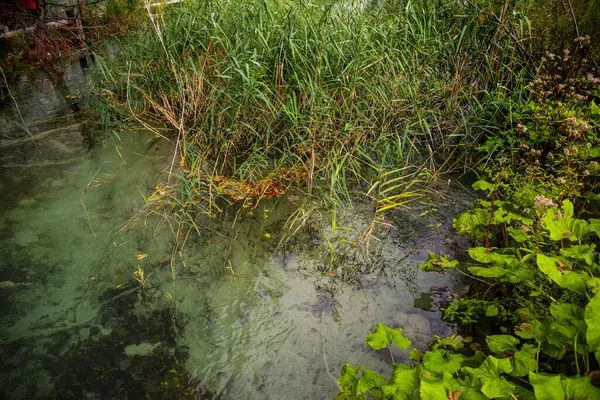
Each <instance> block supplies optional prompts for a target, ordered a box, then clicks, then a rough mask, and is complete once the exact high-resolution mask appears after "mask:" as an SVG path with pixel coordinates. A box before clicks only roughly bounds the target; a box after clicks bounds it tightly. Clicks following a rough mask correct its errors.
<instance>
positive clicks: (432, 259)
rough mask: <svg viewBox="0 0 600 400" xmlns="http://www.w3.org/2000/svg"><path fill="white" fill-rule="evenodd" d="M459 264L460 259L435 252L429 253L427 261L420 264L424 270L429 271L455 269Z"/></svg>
mask: <svg viewBox="0 0 600 400" xmlns="http://www.w3.org/2000/svg"><path fill="white" fill-rule="evenodd" d="M457 266H458V261H456V260H452V261H450V259H449V258H448V256H441V255H439V254H435V253H431V252H430V253H429V256H427V261H425V262H424V263H423V264H421V265H420V266H419V268H421V269H422V270H423V271H427V272H443V271H444V270H445V269H453V268H456V267H457Z"/></svg>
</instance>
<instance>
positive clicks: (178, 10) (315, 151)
mask: <svg viewBox="0 0 600 400" xmlns="http://www.w3.org/2000/svg"><path fill="white" fill-rule="evenodd" d="M495 4H496V2H493V1H491V0H490V1H479V2H477V4H474V3H470V2H468V1H467V2H465V1H458V0H455V1H453V0H449V1H433V0H430V1H427V0H415V1H387V2H380V1H372V2H369V1H365V2H357V1H352V0H349V1H335V0H334V1H331V2H329V1H319V2H315V1H307V0H302V1H300V0H279V1H275V0H219V1H210V0H203V1H202V0H185V1H184V2H183V3H181V4H179V5H173V6H169V7H167V8H166V9H165V10H164V12H163V14H162V15H161V16H159V17H156V18H157V19H156V24H154V25H153V24H148V26H147V27H146V28H145V29H143V30H141V31H139V32H137V33H135V34H134V35H132V36H131V37H130V38H128V39H127V40H124V41H122V42H118V43H113V44H112V47H111V48H112V49H113V50H115V49H116V50H118V51H116V52H115V51H112V53H113V54H112V55H109V53H111V52H107V53H106V54H104V55H102V56H100V57H99V62H98V66H99V68H98V73H97V76H96V78H97V79H96V86H97V89H98V90H103V92H104V93H105V96H104V98H103V101H102V102H101V103H102V104H101V108H102V109H103V114H104V115H108V114H110V115H111V119H112V120H113V121H114V120H116V119H119V120H120V121H123V120H125V121H130V122H135V123H141V124H143V125H145V126H147V127H148V128H152V127H155V126H157V124H166V125H168V126H170V128H171V129H172V130H173V131H174V132H176V134H177V137H176V138H175V139H173V141H174V142H177V143H178V149H179V153H178V154H179V157H180V159H178V160H177V161H178V163H177V164H178V165H175V166H178V167H179V166H180V167H181V170H182V171H183V177H184V184H182V185H180V191H181V193H183V195H184V197H185V196H191V197H194V196H196V197H198V196H200V197H202V198H203V201H202V202H201V204H203V205H205V206H206V207H209V206H210V205H211V204H213V200H214V199H215V198H216V197H218V193H214V192H212V191H211V190H212V189H211V188H212V187H214V185H212V183H213V180H214V177H216V176H226V177H228V178H229V179H237V180H239V181H241V182H258V181H260V180H261V179H266V178H269V179H281V177H280V176H277V174H278V172H277V171H282V170H284V169H293V170H296V171H302V172H303V173H304V175H302V176H303V179H302V180H301V181H299V182H295V184H296V186H298V187H299V188H300V189H302V190H304V191H305V192H306V193H307V194H312V195H316V196H319V197H320V198H322V199H325V200H326V201H327V202H329V203H330V204H338V203H340V202H343V201H346V200H348V199H349V196H350V193H351V192H352V191H353V189H354V188H357V187H358V188H360V187H363V188H365V189H364V191H365V192H366V191H367V190H368V189H369V188H370V187H371V186H372V185H373V183H374V182H376V181H377V180H378V179H380V178H381V177H385V176H392V175H393V174H390V173H389V172H386V171H402V169H403V168H407V167H408V166H409V165H411V164H413V163H415V162H416V161H418V162H419V163H420V164H421V163H423V162H425V165H426V166H427V169H428V170H429V173H430V174H429V176H431V175H432V174H433V175H434V176H435V174H437V173H438V172H439V168H440V166H442V165H444V166H445V168H446V169H448V168H450V167H451V166H452V164H451V163H449V162H448V160H450V159H457V160H458V159H460V157H457V156H460V155H466V154H468V152H467V151H466V149H465V146H470V145H472V144H475V143H477V141H478V138H479V136H480V135H482V134H483V133H485V132H486V131H487V130H490V129H496V128H495V127H496V126H497V124H495V123H494V122H493V120H492V119H493V115H492V114H493V113H494V107H495V106H494V104H496V103H497V102H498V101H501V100H502V99H503V98H506V97H509V93H510V92H511V91H514V89H515V88H520V87H522V86H523V81H524V78H525V77H526V76H527V74H528V73H529V71H530V69H531V65H530V63H529V61H528V52H529V49H528V46H529V41H528V29H527V26H528V25H527V19H526V18H525V16H524V14H523V12H522V11H523V10H521V9H519V8H518V7H517V6H512V5H511V3H509V2H507V3H505V4H500V5H499V6H495ZM115 53H116V54H115ZM405 175H406V176H412V177H413V178H414V176H413V175H412V174H402V173H398V174H397V177H403V176H405ZM394 179H396V178H394ZM393 182H394V184H391V183H390V182H389V181H388V187H387V188H386V189H384V190H381V189H379V191H378V194H379V195H382V194H383V195H385V196H384V197H383V198H381V196H378V197H377V201H378V204H379V205H380V206H381V207H384V206H385V207H389V208H392V207H393V204H395V203H394V202H396V203H398V204H403V199H408V198H410V197H411V196H410V194H407V195H406V196H405V197H403V196H402V195H401V194H402V193H403V191H404V190H414V188H413V187H410V189H406V187H407V186H406V185H402V184H401V183H402V182H401V180H400V179H398V180H394V181H393ZM415 193H416V192H415ZM191 197H190V198H191ZM386 197H388V199H387V200H386ZM204 200H206V201H204ZM401 200H402V201H401Z"/></svg>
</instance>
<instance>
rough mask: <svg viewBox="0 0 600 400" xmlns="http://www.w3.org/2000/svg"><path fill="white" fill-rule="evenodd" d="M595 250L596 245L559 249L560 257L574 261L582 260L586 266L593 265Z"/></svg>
mask: <svg viewBox="0 0 600 400" xmlns="http://www.w3.org/2000/svg"><path fill="white" fill-rule="evenodd" d="M595 249H596V245H595V244H592V245H589V244H584V245H579V246H571V247H567V248H562V249H560V255H562V256H564V257H569V258H573V259H575V260H583V261H585V262H586V263H587V265H592V264H593V263H594V250H595Z"/></svg>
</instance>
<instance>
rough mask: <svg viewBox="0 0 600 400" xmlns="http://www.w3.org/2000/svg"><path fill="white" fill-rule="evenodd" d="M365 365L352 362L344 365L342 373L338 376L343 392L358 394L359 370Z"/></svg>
mask: <svg viewBox="0 0 600 400" xmlns="http://www.w3.org/2000/svg"><path fill="white" fill-rule="evenodd" d="M362 368H363V366H362V365H361V366H358V367H355V366H353V365H352V364H344V366H343V367H342V374H341V376H340V377H339V378H338V384H339V385H340V390H341V391H342V393H349V394H352V395H354V394H356V383H357V381H358V371H360V370H361V369H362Z"/></svg>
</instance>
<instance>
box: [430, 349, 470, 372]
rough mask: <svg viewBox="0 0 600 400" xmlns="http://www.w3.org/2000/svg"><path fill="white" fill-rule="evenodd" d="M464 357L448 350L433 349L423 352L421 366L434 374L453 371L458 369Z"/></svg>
mask: <svg viewBox="0 0 600 400" xmlns="http://www.w3.org/2000/svg"><path fill="white" fill-rule="evenodd" d="M464 359H465V357H464V356H462V355H460V354H453V353H451V352H450V351H448V350H442V349H435V350H430V351H428V352H426V353H425V356H424V357H423V366H424V367H425V368H426V369H427V370H428V371H431V372H433V373H434V374H440V375H441V374H443V373H444V372H449V373H451V374H453V373H455V372H456V371H458V370H459V369H460V367H461V366H462V363H463V361H464Z"/></svg>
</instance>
